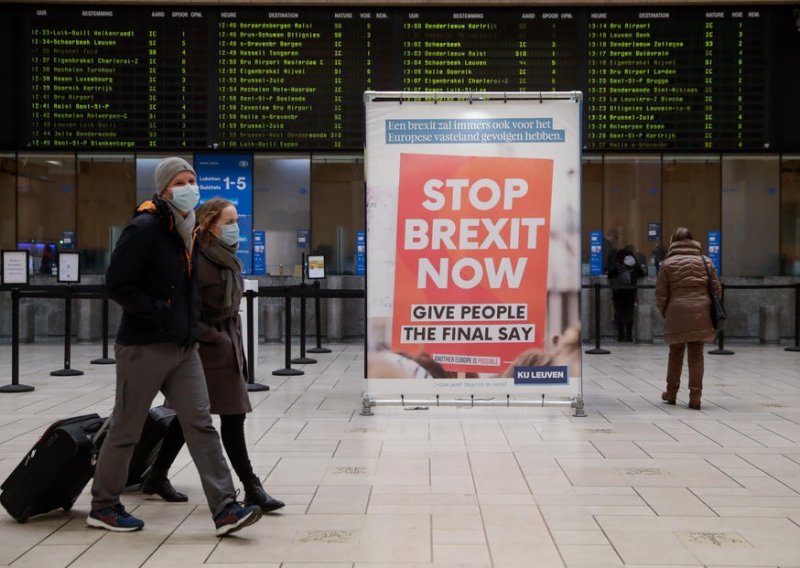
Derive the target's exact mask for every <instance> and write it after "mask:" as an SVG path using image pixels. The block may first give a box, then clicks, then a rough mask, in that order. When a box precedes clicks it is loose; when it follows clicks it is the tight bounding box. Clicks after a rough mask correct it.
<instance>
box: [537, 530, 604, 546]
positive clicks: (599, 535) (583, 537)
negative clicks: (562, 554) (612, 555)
mask: <svg viewBox="0 0 800 568" xmlns="http://www.w3.org/2000/svg"><path fill="white" fill-rule="evenodd" d="M550 534H552V536H553V540H554V541H555V543H556V544H557V545H558V546H559V549H561V547H562V545H573V544H579V545H593V546H607V545H609V542H608V539H607V538H606V536H605V535H604V534H603V531H601V530H593V531H592V530H583V531H580V530H551V531H550Z"/></svg>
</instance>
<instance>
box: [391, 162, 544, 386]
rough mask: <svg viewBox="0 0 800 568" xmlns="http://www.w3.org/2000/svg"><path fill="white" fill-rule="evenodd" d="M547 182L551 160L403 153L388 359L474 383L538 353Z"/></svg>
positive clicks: (541, 337) (541, 340) (541, 343)
mask: <svg viewBox="0 0 800 568" xmlns="http://www.w3.org/2000/svg"><path fill="white" fill-rule="evenodd" d="M552 183H553V161H552V160H547V159H538V158H487V157H478V156H439V155H430V154H401V156H400V185H399V196H398V212H397V216H398V218H397V227H398V230H397V256H396V259H397V260H396V262H397V264H396V267H395V281H394V314H393V324H392V349H393V350H394V351H397V352H401V353H406V354H408V355H412V356H416V355H419V354H421V353H425V354H427V355H429V356H430V357H431V358H432V359H433V360H434V361H435V362H437V363H439V364H440V365H441V366H442V367H444V369H445V370H446V371H452V372H456V373H466V374H467V375H466V376H471V374H472V373H482V374H484V375H486V374H489V375H499V374H501V373H502V372H503V371H504V370H505V369H506V368H507V367H508V366H509V365H510V364H511V363H512V362H513V361H514V359H515V358H516V357H517V355H519V354H520V353H521V352H523V351H525V350H527V349H531V348H543V347H544V339H545V321H546V306H547V266H548V248H549V246H548V245H549V235H550V201H551V196H552V189H553V188H552ZM475 376H476V375H475Z"/></svg>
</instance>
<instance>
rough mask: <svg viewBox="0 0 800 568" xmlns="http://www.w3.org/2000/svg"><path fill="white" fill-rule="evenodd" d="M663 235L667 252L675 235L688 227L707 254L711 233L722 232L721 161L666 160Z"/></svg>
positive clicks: (699, 158) (695, 158) (714, 158)
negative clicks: (679, 229) (709, 233)
mask: <svg viewBox="0 0 800 568" xmlns="http://www.w3.org/2000/svg"><path fill="white" fill-rule="evenodd" d="M663 174H664V202H663V220H664V222H663V226H662V227H663V231H662V238H661V240H660V243H661V244H663V246H664V248H665V249H666V248H667V247H668V246H669V240H670V237H671V236H672V233H673V232H675V229H677V228H678V227H687V228H688V229H689V230H690V231H692V236H694V239H695V240H696V241H697V242H699V243H700V245H701V246H702V247H703V251H704V253H706V254H707V252H708V232H709V231H719V230H720V225H721V221H720V213H721V212H720V157H719V156H714V155H712V156H669V157H665V158H664V162H663Z"/></svg>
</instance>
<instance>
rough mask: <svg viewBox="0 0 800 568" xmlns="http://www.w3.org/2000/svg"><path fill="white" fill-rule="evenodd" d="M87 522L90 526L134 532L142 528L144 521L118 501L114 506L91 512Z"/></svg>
mask: <svg viewBox="0 0 800 568" xmlns="http://www.w3.org/2000/svg"><path fill="white" fill-rule="evenodd" d="M86 524H87V525H89V526H90V527H96V528H98V529H106V530H109V531H114V532H132V531H138V530H141V528H142V527H143V526H144V521H143V520H141V519H137V518H136V517H134V516H133V515H131V514H130V513H128V512H127V511H126V510H125V507H123V506H122V503H117V504H116V505H114V506H113V507H106V508H105V509H98V510H97V511H92V512H91V513H89V516H88V517H86Z"/></svg>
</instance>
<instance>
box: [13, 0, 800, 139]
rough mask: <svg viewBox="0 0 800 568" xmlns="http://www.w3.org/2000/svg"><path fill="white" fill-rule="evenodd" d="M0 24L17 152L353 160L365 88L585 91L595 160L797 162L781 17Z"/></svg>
mask: <svg viewBox="0 0 800 568" xmlns="http://www.w3.org/2000/svg"><path fill="white" fill-rule="evenodd" d="M0 16H2V17H3V21H2V28H3V29H4V30H6V33H5V34H4V37H3V41H4V42H5V43H4V45H10V44H11V43H13V44H14V45H15V47H16V46H21V47H22V49H20V50H13V51H17V52H18V54H19V57H16V56H14V55H11V54H10V53H9V51H12V50H3V53H2V54H0V57H1V58H4V62H3V77H4V80H5V81H7V82H11V83H13V84H15V85H19V88H18V89H15V90H14V91H13V93H8V92H7V93H6V95H5V96H4V98H3V99H2V100H3V102H4V105H3V108H2V109H0V124H3V125H4V127H5V128H4V131H3V133H2V136H0V144H2V145H3V146H4V148H3V149H6V150H18V149H41V150H54V149H63V150H79V151H83V150H101V151H102V150H107V151H115V150H151V151H156V150H157V151H163V150H178V149H185V150H200V149H202V150H205V149H209V148H211V149H213V148H218V149H230V150H264V151H271V150H299V151H314V150H360V149H362V148H363V139H364V125H363V116H364V111H363V109H364V106H363V93H364V91H366V90H377V91H398V92H399V91H404V92H408V91H427V92H432V93H435V94H434V95H432V96H434V97H440V98H446V96H447V93H448V92H454V91H459V92H463V91H468V92H481V91H506V92H518V91H532V92H536V91H572V90H580V91H583V92H584V94H585V98H584V128H583V137H584V140H583V143H584V144H583V145H584V148H585V149H587V150H596V151H662V150H663V151H669V150H676V151H753V150H791V151H798V150H800V149H799V148H797V147H788V146H792V145H795V141H796V140H797V139H798V136H797V134H796V132H798V131H800V125H798V124H797V122H798V120H799V119H800V111H798V105H796V104H795V103H794V102H793V100H794V99H795V98H796V96H795V95H796V93H795V91H796V90H797V89H796V88H795V87H794V86H792V85H794V83H793V82H792V81H791V80H789V81H787V82H786V84H787V85H789V88H788V89H784V88H782V86H783V85H782V83H781V81H780V78H781V77H793V76H795V75H797V68H796V67H797V65H796V61H795V60H794V58H792V57H785V56H782V55H781V54H783V53H792V52H797V50H798V47H799V46H800V31H797V30H795V26H794V24H793V22H794V19H793V12H792V10H791V8H790V7H789V6H763V5H752V6H741V7H739V6H715V7H704V6H692V7H673V6H658V7H656V8H653V7H642V8H634V7H624V8H608V9H598V8H597V7H569V8H556V7H514V8H511V7H509V8H491V9H481V8H478V9H470V8H458V9H445V8H413V9H408V8H398V7H393V8H374V7H352V6H351V7H344V8H343V7H337V8H325V7H300V6H297V7H286V6H284V7H268V6H259V7H256V6H238V5H237V6H230V7H225V6H214V7H205V6H202V7H198V8H186V7H181V8H178V7H166V6H116V5H113V6H101V5H96V6H86V5H54V4H48V5H41V6H32V5H16V6H14V5H5V6H0ZM787 22H788V23H787ZM795 32H797V33H795ZM793 50H794V51H793ZM795 82H796V81H795ZM789 99H792V100H789ZM787 111H788V112H787ZM787 133H788V134H787ZM787 141H788V145H787Z"/></svg>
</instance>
